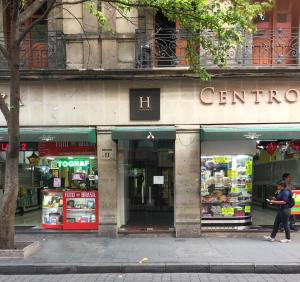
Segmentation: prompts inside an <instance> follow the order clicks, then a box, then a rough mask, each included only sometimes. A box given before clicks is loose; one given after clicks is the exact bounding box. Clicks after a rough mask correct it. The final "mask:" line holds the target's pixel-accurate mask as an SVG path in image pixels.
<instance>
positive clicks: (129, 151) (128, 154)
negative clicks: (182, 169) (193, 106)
mask: <svg viewBox="0 0 300 282" xmlns="http://www.w3.org/2000/svg"><path fill="white" fill-rule="evenodd" d="M160 133H161V132H159V131H157V132H153V131H150V130H149V131H147V132H144V134H146V136H145V137H146V138H139V139H134V140H118V164H119V189H118V191H119V197H118V199H119V201H118V207H119V226H120V227H121V229H126V230H131V231H143V230H145V231H149V230H151V231H152V230H154V231H155V230H169V229H170V228H173V227H174V157H175V156H174V154H175V150H174V149H175V140H172V139H171V140H170V139H160V138H159V137H162V136H161V134H160Z"/></svg>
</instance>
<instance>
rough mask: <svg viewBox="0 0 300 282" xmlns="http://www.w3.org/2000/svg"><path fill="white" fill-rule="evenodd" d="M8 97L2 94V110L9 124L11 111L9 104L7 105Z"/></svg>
mask: <svg viewBox="0 0 300 282" xmlns="http://www.w3.org/2000/svg"><path fill="white" fill-rule="evenodd" d="M6 97H7V95H5V94H2V93H0V110H1V112H2V114H3V116H4V118H5V120H6V122H8V121H9V115H10V111H9V108H8V106H7V104H6V103H5V98H6Z"/></svg>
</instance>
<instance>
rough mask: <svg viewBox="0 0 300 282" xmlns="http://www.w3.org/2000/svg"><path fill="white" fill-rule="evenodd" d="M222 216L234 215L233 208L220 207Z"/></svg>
mask: <svg viewBox="0 0 300 282" xmlns="http://www.w3.org/2000/svg"><path fill="white" fill-rule="evenodd" d="M221 212H222V215H223V216H233V215H234V208H222V209H221Z"/></svg>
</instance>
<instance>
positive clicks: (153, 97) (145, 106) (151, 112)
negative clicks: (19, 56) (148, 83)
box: [129, 88, 160, 120]
mask: <svg viewBox="0 0 300 282" xmlns="http://www.w3.org/2000/svg"><path fill="white" fill-rule="evenodd" d="M129 94H130V95H129V96H130V120H159V119H160V89H159V88H138V89H130V90H129Z"/></svg>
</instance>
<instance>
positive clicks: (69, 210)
mask: <svg viewBox="0 0 300 282" xmlns="http://www.w3.org/2000/svg"><path fill="white" fill-rule="evenodd" d="M42 194H43V218H42V222H43V223H42V225H41V227H42V228H43V229H64V230H97V229H98V225H99V216H98V192H97V191H94V190H91V191H72V190H70V191H59V190H43V191H42Z"/></svg>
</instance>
